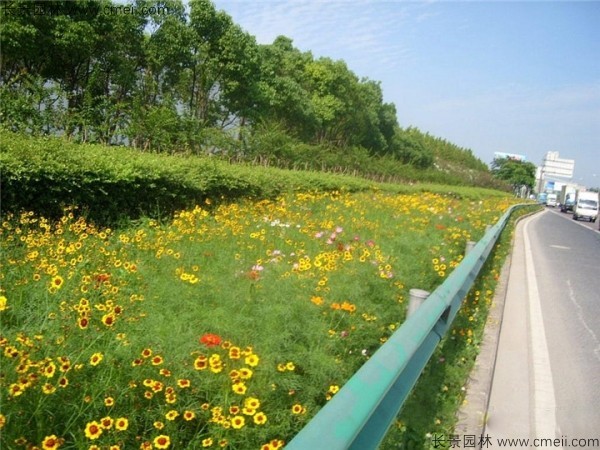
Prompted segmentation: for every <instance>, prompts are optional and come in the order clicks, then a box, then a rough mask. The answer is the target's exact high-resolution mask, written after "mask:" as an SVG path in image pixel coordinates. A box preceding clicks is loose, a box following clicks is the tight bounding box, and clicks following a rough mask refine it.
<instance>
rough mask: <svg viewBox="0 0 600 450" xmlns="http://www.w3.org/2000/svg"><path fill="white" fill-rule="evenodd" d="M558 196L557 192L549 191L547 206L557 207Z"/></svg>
mask: <svg viewBox="0 0 600 450" xmlns="http://www.w3.org/2000/svg"><path fill="white" fill-rule="evenodd" d="M557 199H558V196H557V195H556V194H555V193H548V195H547V196H546V206H552V207H553V208H555V207H556V202H557Z"/></svg>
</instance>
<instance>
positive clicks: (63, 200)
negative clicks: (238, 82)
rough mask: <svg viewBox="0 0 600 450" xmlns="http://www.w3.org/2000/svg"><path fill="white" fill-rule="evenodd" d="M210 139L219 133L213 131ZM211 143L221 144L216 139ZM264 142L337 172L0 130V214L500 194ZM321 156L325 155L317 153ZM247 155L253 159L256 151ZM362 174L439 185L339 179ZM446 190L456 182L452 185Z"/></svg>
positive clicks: (102, 214)
mask: <svg viewBox="0 0 600 450" xmlns="http://www.w3.org/2000/svg"><path fill="white" fill-rule="evenodd" d="M216 136H217V137H219V138H220V137H221V136H222V135H221V134H220V133H216ZM205 139H206V142H213V143H215V140H214V136H213V137H211V136H210V135H208V134H207V135H206V136H205ZM286 139H287V140H286ZM217 143H218V144H219V145H222V144H223V141H222V140H221V141H220V142H217ZM270 143H271V144H272V145H274V146H280V145H282V144H285V145H289V148H293V149H294V154H300V155H302V157H303V159H302V160H300V161H302V163H303V164H304V165H303V166H300V164H298V160H297V159H294V160H293V161H294V164H295V165H294V164H292V160H287V161H286V163H285V164H284V163H283V162H282V161H285V160H284V158H285V157H286V155H285V154H284V153H283V152H281V153H280V154H279V155H280V157H281V160H280V161H279V163H280V164H281V165H287V166H288V167H290V168H294V169H322V170H330V171H336V170H337V171H338V172H341V173H342V174H339V175H334V174H328V173H319V172H311V171H306V170H302V171H298V170H282V169H276V168H267V167H256V166H248V165H242V164H230V163H228V162H226V161H223V160H221V159H218V158H216V157H212V158H210V157H198V156H192V155H189V156H184V155H172V156H170V155H165V154H152V153H143V152H139V151H136V150H134V149H131V148H127V147H118V146H112V147H107V146H102V145H92V144H76V143H72V142H68V141H66V140H64V139H59V138H53V137H44V138H31V137H26V136H23V135H19V134H15V133H11V132H7V131H0V171H1V172H2V180H1V182H2V192H1V195H2V197H1V201H2V209H3V212H19V211H21V210H27V211H36V212H37V213H39V214H43V215H44V216H47V217H51V218H56V217H58V216H59V215H60V214H62V210H63V208H64V207H65V206H71V205H78V206H79V207H81V208H82V209H83V210H85V211H87V214H89V217H90V218H91V219H92V220H93V221H95V222H97V223H114V222H116V221H118V220H119V219H121V218H137V217H140V216H143V215H146V216H150V217H160V216H166V215H170V214H172V213H173V212H174V211H175V210H177V209H182V208H185V207H187V206H192V205H194V204H198V203H202V202H203V201H204V200H205V199H207V198H209V199H212V200H213V201H229V200H232V199H235V198H239V197H255V198H273V197H274V196H277V195H279V194H281V193H284V192H289V191H314V190H324V191H335V190H337V191H351V192H352V191H359V190H366V189H370V188H373V187H376V188H378V189H382V190H386V191H390V192H413V191H432V192H440V193H448V192H452V193H453V195H456V196H459V197H469V198H474V199H481V198H485V197H489V196H497V195H503V194H502V193H501V192H498V191H489V190H484V189H476V188H468V187H460V186H454V187H451V188H450V187H448V186H444V185H443V184H440V182H443V181H448V180H451V178H449V177H448V176H447V175H444V174H440V173H439V172H434V171H429V172H418V171H417V170H416V169H414V168H413V167H412V166H394V160H393V159H391V158H388V159H386V158H379V159H371V158H369V156H368V154H367V153H366V151H365V150H364V149H362V150H361V149H357V150H356V151H355V152H354V153H351V154H341V153H339V151H337V150H336V149H334V148H329V149H323V148H320V147H314V146H307V145H305V144H301V143H298V142H294V141H289V138H288V137H287V135H285V134H282V133H280V134H277V133H275V132H273V133H271V134H268V133H267V134H266V135H265V136H264V138H263V139H262V141H261V142H260V145H265V146H266V145H271V144H270ZM285 145H284V148H286V147H285ZM221 148H222V147H221ZM231 148H232V150H231V151H232V152H234V151H236V148H235V147H231ZM322 150H326V151H325V152H324V153H322ZM268 155H269V153H267V154H266V156H268ZM255 156H256V157H257V158H260V153H257V154H255ZM319 156H320V159H319V158H318V157H319ZM321 165H322V166H321ZM348 167H350V168H354V169H352V170H354V171H355V172H354V171H350V170H349V169H348ZM369 170H372V173H373V174H379V176H380V177H381V179H380V181H389V180H390V179H397V176H398V172H400V171H401V176H403V177H406V178H405V179H408V180H410V179H413V177H414V179H420V180H421V181H426V182H429V183H435V182H437V183H438V184H440V185H439V186H433V185H425V184H421V185H414V186H409V185H397V184H381V183H375V182H373V181H368V180H366V179H364V178H357V177H355V176H344V175H343V173H346V174H349V175H355V174H356V173H363V174H364V173H368V172H366V171H369ZM361 171H362V172H361ZM386 177H388V178H386ZM418 177H420V178H418ZM454 184H457V185H458V184H460V183H459V180H456V182H455V183H454Z"/></svg>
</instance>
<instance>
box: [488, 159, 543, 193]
mask: <svg viewBox="0 0 600 450" xmlns="http://www.w3.org/2000/svg"><path fill="white" fill-rule="evenodd" d="M535 170H536V166H535V164H533V163H530V162H527V161H521V160H517V159H512V158H495V159H494V161H493V162H492V174H493V175H494V176H495V177H496V178H498V179H500V180H504V181H506V182H507V183H509V184H510V185H511V186H512V188H513V191H514V193H515V194H516V195H519V194H520V192H521V190H522V189H523V188H524V187H525V188H526V189H527V191H528V192H529V191H531V190H532V189H533V187H534V185H535Z"/></svg>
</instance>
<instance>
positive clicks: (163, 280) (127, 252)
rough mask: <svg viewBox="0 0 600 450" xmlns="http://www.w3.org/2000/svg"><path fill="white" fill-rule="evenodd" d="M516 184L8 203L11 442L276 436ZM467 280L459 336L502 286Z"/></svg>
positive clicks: (223, 444) (6, 345) (353, 363)
mask: <svg viewBox="0 0 600 450" xmlns="http://www.w3.org/2000/svg"><path fill="white" fill-rule="evenodd" d="M513 202H514V200H513V199H511V198H509V197H504V196H496V197H494V198H492V199H487V200H485V199H484V200H473V199H469V198H458V197H457V196H453V195H444V194H434V193H417V192H415V193H412V194H401V195H399V194H394V193H389V192H382V191H377V190H374V191H368V192H360V193H345V192H328V193H323V192H320V193H293V194H292V193H290V194H285V195H282V196H280V197H278V198H275V199H271V200H239V201H236V202H231V203H225V202H223V203H219V204H213V203H212V202H211V201H210V200H207V201H206V202H205V203H204V204H202V205H198V206H196V207H195V208H192V209H188V210H184V211H180V212H178V213H177V214H176V215H175V217H174V218H172V219H169V220H166V219H165V220H163V221H159V220H152V219H140V220H137V221H135V222H131V223H130V224H129V225H128V226H125V227H120V228H118V229H116V228H115V229H110V228H105V227H97V226H95V225H93V224H92V223H91V222H89V221H87V220H86V219H85V217H84V215H82V214H81V211H79V210H78V209H77V208H70V209H66V210H65V212H64V216H63V217H62V219H60V220H59V221H53V222H51V221H49V220H46V219H45V218H43V217H38V216H36V215H35V214H33V213H23V214H21V215H17V216H5V217H4V219H3V222H2V224H1V228H0V232H1V242H2V244H1V245H2V267H1V284H2V287H1V291H0V321H1V322H0V323H1V336H0V347H1V355H0V361H1V378H0V400H1V413H0V428H1V430H0V432H1V438H0V439H1V440H0V447H1V448H3V449H13V448H15V449H19V448H23V449H32V450H33V449H43V450H55V449H86V450H87V449H89V450H99V449H103V450H104V449H107V450H118V449H201V448H227V449H262V450H271V449H278V448H283V447H284V446H285V443H286V442H289V440H290V439H291V438H292V437H293V436H294V435H295V433H297V432H298V431H299V430H300V429H301V428H302V427H303V426H304V425H305V424H306V423H307V422H308V421H309V420H310V418H311V417H313V416H314V414H315V413H316V412H317V411H318V410H319V408H320V407H322V406H323V405H324V404H325V403H326V402H327V401H328V400H330V399H331V398H332V397H333V396H335V395H336V393H337V392H338V390H339V389H340V388H341V387H342V386H343V384H344V383H345V381H346V380H347V379H348V378H349V377H350V376H352V374H353V373H354V372H355V371H356V370H357V369H358V368H359V367H360V366H361V365H362V364H363V363H364V362H365V361H366V360H367V359H368V358H369V357H370V356H371V355H372V354H373V353H374V352H375V351H376V350H377V348H378V347H379V346H380V345H381V344H382V343H384V342H385V341H386V340H387V339H388V337H389V336H390V335H391V334H392V333H393V332H394V331H395V330H396V329H397V328H398V327H399V326H401V324H402V322H403V321H404V319H405V315H406V304H407V299H408V291H409V289H411V288H421V289H426V290H433V289H434V288H435V287H436V286H438V285H439V284H440V283H441V282H443V281H444V279H445V278H446V277H447V276H448V274H449V273H451V272H452V270H453V269H454V268H455V267H456V266H457V265H458V264H460V262H461V260H462V258H463V254H464V249H465V245H466V243H467V241H470V240H478V239H479V238H480V237H481V236H482V235H483V234H484V232H485V228H486V226H487V225H490V224H493V223H495V222H496V221H497V220H498V218H499V217H500V215H501V214H502V213H503V212H504V211H505V210H506V209H507V207H508V206H510V204H512V203H513ZM492 277H497V273H492ZM473 296H474V299H475V298H476V301H475V302H474V303H472V304H471V305H470V307H469V308H467V309H466V312H465V313H464V314H463V316H464V317H463V318H462V319H461V320H462V321H463V322H462V323H463V324H464V325H461V327H460V328H459V329H455V330H454V331H453V339H454V340H455V341H461V343H462V345H463V346H467V347H469V346H471V347H473V348H475V347H476V346H477V345H478V341H477V338H476V335H474V332H473V330H472V329H471V328H470V325H469V324H470V323H472V322H477V321H478V320H483V321H485V318H484V312H485V311H484V309H485V308H484V305H486V304H487V305H489V303H490V302H491V296H492V291H491V290H488V289H483V290H481V291H477V292H476V293H474V294H473ZM479 305H481V310H480V306H479ZM481 317H483V319H481ZM441 358H443V356H439V357H438V360H436V363H437V364H439V363H440V362H443V360H442V359H441ZM449 386H450V387H449ZM460 386H461V382H460V381H457V382H456V383H455V386H451V383H450V382H448V381H442V382H441V384H440V387H439V388H440V391H439V392H437V393H436V394H435V396H437V397H436V398H439V395H442V394H444V393H445V392H446V391H448V389H457V390H460ZM444 387H445V389H444ZM444 395H445V394H444ZM456 398H459V397H456ZM457 401H458V402H460V399H459V400H457ZM449 414H451V412H450V413H449ZM434 420H439V419H434ZM434 425H435V422H434ZM402 427H404V428H402ZM396 428H397V430H396V431H397V432H405V433H406V432H409V431H410V430H408V431H407V429H406V428H407V424H406V422H405V423H404V424H402V423H400V422H399V423H398V426H397V427H396ZM431 431H434V430H431Z"/></svg>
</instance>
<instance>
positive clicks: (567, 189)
mask: <svg viewBox="0 0 600 450" xmlns="http://www.w3.org/2000/svg"><path fill="white" fill-rule="evenodd" d="M576 192H577V189H576V188H575V186H572V185H568V184H565V185H563V186H562V188H561V189H560V193H559V194H558V204H559V205H560V206H561V207H562V205H564V204H565V203H567V201H568V200H569V199H570V200H571V203H575V193H576Z"/></svg>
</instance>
